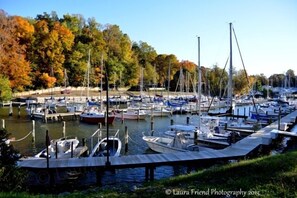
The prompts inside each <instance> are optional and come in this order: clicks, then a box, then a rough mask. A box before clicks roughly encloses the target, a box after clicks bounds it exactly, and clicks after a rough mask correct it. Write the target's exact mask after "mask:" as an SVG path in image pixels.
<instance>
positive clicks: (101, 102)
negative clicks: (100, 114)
mask: <svg viewBox="0 0 297 198" xmlns="http://www.w3.org/2000/svg"><path fill="white" fill-rule="evenodd" d="M100 70H101V78H100V110H101V111H102V110H103V109H102V108H103V99H102V91H103V87H102V75H103V54H101V68H100ZM106 100H107V99H106ZM107 102H108V101H107Z"/></svg>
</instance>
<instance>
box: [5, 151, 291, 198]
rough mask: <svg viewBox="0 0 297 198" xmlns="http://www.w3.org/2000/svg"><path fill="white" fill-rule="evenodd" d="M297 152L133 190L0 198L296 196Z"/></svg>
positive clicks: (22, 195) (204, 171) (216, 168)
mask: <svg viewBox="0 0 297 198" xmlns="http://www.w3.org/2000/svg"><path fill="white" fill-rule="evenodd" d="M296 186H297V151H293V152H288V153H286V154H279V155H274V156H266V157H261V158H257V159H253V160H244V161H241V162H239V163H232V164H228V165H220V166H213V167H211V168H208V169H205V170H201V171H197V172H194V173H191V174H188V175H181V176H178V177H172V178H169V179H164V180H159V181H154V182H149V183H146V184H144V186H143V187H141V188H138V189H135V190H123V189H109V190H106V189H105V190H102V189H100V188H96V189H88V190H85V191H76V192H73V193H63V194H59V195H29V194H26V193H22V194H13V193H10V194H7V193H2V194H0V197H56V196H58V197H73V198H74V197H121V198H122V197H129V198H131V197H158V198H160V197H181V195H185V196H187V197H200V196H201V197H202V196H205V197H297V190H296Z"/></svg>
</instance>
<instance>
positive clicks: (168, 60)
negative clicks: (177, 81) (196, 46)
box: [154, 54, 180, 90]
mask: <svg viewBox="0 0 297 198" xmlns="http://www.w3.org/2000/svg"><path fill="white" fill-rule="evenodd" d="M154 64H155V65H156V70H157V72H158V74H159V83H160V84H161V85H166V86H167V82H168V80H170V81H171V80H172V79H173V76H174V74H175V73H176V72H177V71H179V69H180V66H179V62H178V60H177V58H176V56H175V55H173V54H171V55H166V54H159V55H158V56H157V57H156V59H155V62H154ZM169 68H170V77H169V79H168V73H169ZM171 88H172V90H174V89H175V88H174V87H171Z"/></svg>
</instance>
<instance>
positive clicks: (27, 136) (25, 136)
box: [10, 131, 33, 142]
mask: <svg viewBox="0 0 297 198" xmlns="http://www.w3.org/2000/svg"><path fill="white" fill-rule="evenodd" d="M32 132H33V131H30V132H29V133H28V134H27V135H26V136H25V137H23V138H21V139H18V140H12V139H11V140H10V141H11V142H20V141H22V140H24V139H26V138H27V137H28V136H29V135H30V134H31V133H32Z"/></svg>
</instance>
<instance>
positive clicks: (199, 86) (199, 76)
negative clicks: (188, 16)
mask: <svg viewBox="0 0 297 198" xmlns="http://www.w3.org/2000/svg"><path fill="white" fill-rule="evenodd" d="M198 103H199V105H198V130H199V131H200V123H201V66H200V37H198Z"/></svg>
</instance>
